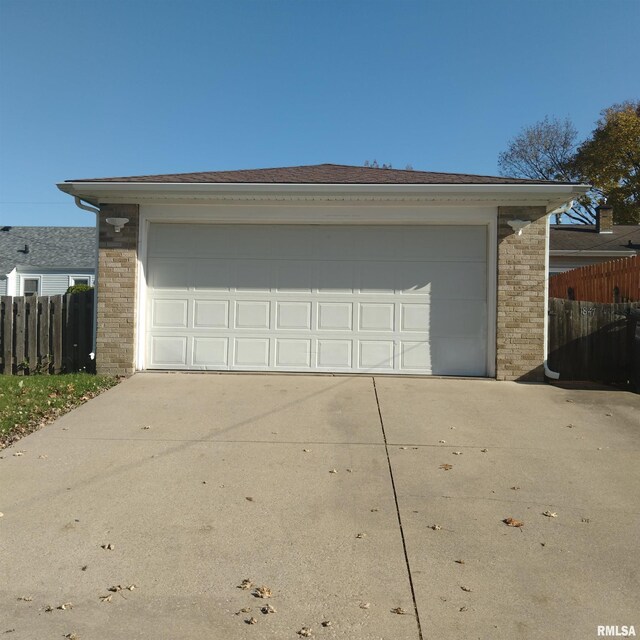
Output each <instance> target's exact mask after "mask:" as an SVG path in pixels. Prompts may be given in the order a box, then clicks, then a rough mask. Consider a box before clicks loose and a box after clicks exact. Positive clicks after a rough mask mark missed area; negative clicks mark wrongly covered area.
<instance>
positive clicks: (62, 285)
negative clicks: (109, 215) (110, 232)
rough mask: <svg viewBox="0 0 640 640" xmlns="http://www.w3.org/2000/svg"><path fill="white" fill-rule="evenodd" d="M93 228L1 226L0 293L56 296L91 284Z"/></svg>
mask: <svg viewBox="0 0 640 640" xmlns="http://www.w3.org/2000/svg"><path fill="white" fill-rule="evenodd" d="M95 265H96V230H95V228H94V227H0V295H9V296H28V295H33V294H37V295H41V296H48V295H56V294H59V293H65V292H66V290H67V289H68V288H69V286H70V285H73V284H90V285H93V283H94V275H95Z"/></svg>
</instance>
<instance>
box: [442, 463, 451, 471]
mask: <svg viewBox="0 0 640 640" xmlns="http://www.w3.org/2000/svg"><path fill="white" fill-rule="evenodd" d="M439 468H440V469H443V470H444V471H449V469H453V465H452V464H446V463H445V464H441V465H440V467H439Z"/></svg>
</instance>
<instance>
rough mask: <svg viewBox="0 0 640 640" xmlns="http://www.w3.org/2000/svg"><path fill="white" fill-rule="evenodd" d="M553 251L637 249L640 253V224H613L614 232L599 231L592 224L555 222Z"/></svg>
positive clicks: (552, 241)
mask: <svg viewBox="0 0 640 640" xmlns="http://www.w3.org/2000/svg"><path fill="white" fill-rule="evenodd" d="M549 240H550V242H549V249H550V250H551V251H569V252H573V251H606V252H612V251H626V252H628V251H636V252H638V253H640V225H617V224H616V225H613V232H612V233H597V232H596V228H595V226H594V225H592V224H553V225H551V233H550V238H549Z"/></svg>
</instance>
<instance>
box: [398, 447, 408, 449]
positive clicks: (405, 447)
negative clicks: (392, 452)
mask: <svg viewBox="0 0 640 640" xmlns="http://www.w3.org/2000/svg"><path fill="white" fill-rule="evenodd" d="M406 448H407V447H398V449H406Z"/></svg>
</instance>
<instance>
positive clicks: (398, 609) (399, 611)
mask: <svg viewBox="0 0 640 640" xmlns="http://www.w3.org/2000/svg"><path fill="white" fill-rule="evenodd" d="M391 613H397V614H398V615H399V616H403V615H404V614H405V613H407V612H406V610H405V609H403V608H402V607H396V608H395V609H391Z"/></svg>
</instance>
